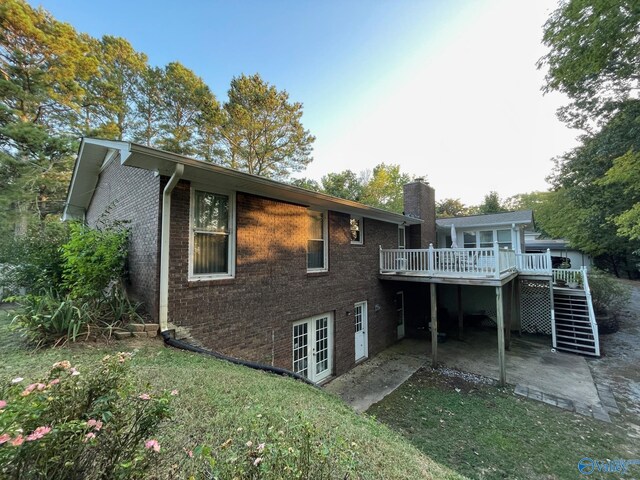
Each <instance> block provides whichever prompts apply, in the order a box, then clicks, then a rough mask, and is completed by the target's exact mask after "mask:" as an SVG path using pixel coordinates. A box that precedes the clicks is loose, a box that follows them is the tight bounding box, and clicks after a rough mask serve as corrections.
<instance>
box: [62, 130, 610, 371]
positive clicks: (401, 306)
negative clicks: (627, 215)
mask: <svg viewBox="0 0 640 480" xmlns="http://www.w3.org/2000/svg"><path fill="white" fill-rule="evenodd" d="M404 210H405V211H404V214H402V215H399V214H396V213H392V212H387V211H384V210H380V209H376V208H372V207H369V206H366V205H362V204H360V203H357V202H353V201H349V200H344V199H341V198H336V197H331V196H329V195H325V194H322V193H317V192H312V191H309V190H305V189H302V188H298V187H294V186H292V185H288V184H284V183H280V182H276V181H273V180H270V179H267V178H263V177H258V176H255V175H250V174H247V173H243V172H238V171H235V170H231V169H228V168H223V167H220V166H217V165H213V164H210V163H206V162H202V161H198V160H194V159H192V158H188V157H184V156H181V155H177V154H173V153H169V152H164V151H161V150H157V149H154V148H150V147H146V146H142V145H137V144H135V143H129V142H118V141H106V140H97V139H88V138H87V139H84V140H83V141H82V143H81V146H80V150H79V154H78V158H77V161H76V164H75V168H74V172H73V176H72V180H71V185H70V187H69V193H68V197H67V203H66V206H65V211H64V218H65V219H78V220H82V221H85V222H86V223H87V224H88V225H91V226H93V225H96V224H98V223H99V222H100V220H101V219H102V218H104V217H107V218H110V219H112V220H127V221H129V222H130V226H131V239H130V249H129V272H130V273H129V276H130V278H129V280H130V281H129V285H128V290H129V292H130V294H131V295H132V296H133V297H134V298H136V299H138V300H140V301H142V302H143V303H144V305H145V307H146V310H147V312H148V314H149V315H150V316H151V317H152V318H153V319H154V320H155V321H157V322H158V323H159V324H160V328H161V330H162V331H163V332H178V333H180V332H187V334H188V335H189V337H190V338H191V339H193V340H195V341H197V342H198V343H200V344H202V345H203V346H204V347H207V348H209V349H212V350H215V351H218V352H220V353H223V354H226V355H229V356H234V357H238V358H241V359H244V360H250V361H254V362H259V363H262V364H268V365H273V366H277V367H281V368H285V369H289V370H293V371H294V372H296V373H299V374H301V375H303V376H305V377H307V378H309V379H310V380H312V381H315V382H323V381H326V380H328V379H330V378H332V377H334V376H337V375H341V374H342V373H344V372H346V371H348V370H349V369H350V368H352V367H353V366H354V365H355V364H357V363H358V362H361V361H363V360H365V359H366V358H368V357H370V356H373V355H375V354H376V353H378V352H380V351H381V350H383V349H385V348H386V347H388V346H390V345H391V344H392V343H394V342H396V341H397V340H398V339H401V338H403V337H405V336H416V335H419V336H422V337H425V336H427V337H430V338H431V355H432V360H433V363H434V364H435V363H436V361H437V350H438V345H437V343H438V342H437V338H438V335H437V333H438V331H439V328H441V327H445V328H448V329H449V332H451V331H452V329H453V331H454V334H455V333H456V332H455V330H456V329H457V336H458V337H459V338H462V334H463V325H464V323H465V318H467V319H469V318H471V317H479V316H481V317H484V318H486V319H488V320H490V321H492V322H493V325H494V328H495V330H496V333H497V340H498V341H497V344H498V362H499V365H500V380H501V382H503V383H504V382H506V366H505V349H508V348H509V343H510V333H511V331H512V330H516V331H520V332H522V331H524V332H533V333H545V334H548V335H550V336H551V343H552V346H553V348H558V349H564V350H565V351H570V352H574V353H580V354H585V355H595V356H599V354H600V350H599V339H598V331H597V324H596V319H595V315H594V311H593V306H592V303H591V296H590V295H591V294H590V290H589V284H588V278H587V271H586V269H580V270H566V269H564V270H557V269H553V268H552V259H551V253H550V251H549V250H547V251H546V252H537V253H527V252H526V251H525V249H524V231H525V229H526V228H533V227H534V225H533V214H532V212H531V211H520V212H507V213H500V214H492V215H479V216H471V217H457V218H450V219H438V220H437V221H436V218H435V193H434V190H433V188H431V187H430V186H429V185H428V184H426V183H424V182H423V181H421V180H417V181H414V182H412V183H410V184H408V185H405V186H404Z"/></svg>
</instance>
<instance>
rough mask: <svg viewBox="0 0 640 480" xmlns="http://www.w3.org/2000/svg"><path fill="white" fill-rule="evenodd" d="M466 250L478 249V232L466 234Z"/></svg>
mask: <svg viewBox="0 0 640 480" xmlns="http://www.w3.org/2000/svg"><path fill="white" fill-rule="evenodd" d="M464 248H476V232H464Z"/></svg>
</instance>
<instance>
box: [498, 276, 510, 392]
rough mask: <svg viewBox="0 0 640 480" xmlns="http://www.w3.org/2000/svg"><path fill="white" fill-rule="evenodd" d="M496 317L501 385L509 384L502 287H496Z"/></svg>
mask: <svg viewBox="0 0 640 480" xmlns="http://www.w3.org/2000/svg"><path fill="white" fill-rule="evenodd" d="M496 314H497V315H496V316H497V319H498V322H497V323H498V366H499V367H500V380H499V385H500V386H501V387H503V386H504V385H505V384H506V383H507V366H506V364H505V353H504V308H503V304H502V287H496Z"/></svg>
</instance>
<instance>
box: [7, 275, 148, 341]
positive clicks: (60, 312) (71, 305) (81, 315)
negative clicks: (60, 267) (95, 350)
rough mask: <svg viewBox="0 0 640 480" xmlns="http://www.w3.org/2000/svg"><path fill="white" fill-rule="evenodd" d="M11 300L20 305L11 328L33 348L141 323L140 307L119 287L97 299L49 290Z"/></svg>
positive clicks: (105, 332)
mask: <svg viewBox="0 0 640 480" xmlns="http://www.w3.org/2000/svg"><path fill="white" fill-rule="evenodd" d="M11 300H16V301H17V303H18V304H19V306H20V312H19V313H18V314H16V315H15V316H14V317H13V320H12V324H13V328H14V329H16V330H18V331H20V332H21V333H22V334H23V336H24V337H25V338H26V339H27V341H28V342H29V343H31V344H34V345H35V347H36V348H38V347H41V346H49V345H53V346H58V345H64V344H65V343H67V342H68V341H71V342H75V341H76V340H77V339H78V338H80V337H82V336H83V335H86V336H89V335H90V334H94V335H99V334H104V335H105V336H106V337H107V338H108V337H110V336H111V333H112V331H113V329H114V328H116V327H121V326H123V325H124V324H127V323H130V322H138V321H141V318H140V316H139V315H138V313H137V310H138V308H139V304H132V303H131V302H130V301H129V299H128V298H127V296H126V295H125V294H124V292H123V291H122V289H121V288H120V287H119V286H118V285H116V286H114V287H113V288H111V290H110V291H109V292H108V293H106V294H104V295H103V296H102V297H100V298H97V299H88V300H85V299H81V298H72V297H71V296H70V295H69V294H66V295H61V294H58V293H56V291H55V290H51V289H50V290H43V291H42V293H41V294H40V295H26V296H24V297H16V298H12V299H11Z"/></svg>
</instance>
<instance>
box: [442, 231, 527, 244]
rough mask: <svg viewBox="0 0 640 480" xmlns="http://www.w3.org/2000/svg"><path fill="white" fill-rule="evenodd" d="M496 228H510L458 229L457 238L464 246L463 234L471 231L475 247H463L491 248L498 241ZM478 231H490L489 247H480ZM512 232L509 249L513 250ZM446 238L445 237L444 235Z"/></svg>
mask: <svg viewBox="0 0 640 480" xmlns="http://www.w3.org/2000/svg"><path fill="white" fill-rule="evenodd" d="M498 230H504V231H506V230H512V229H510V228H496V227H494V228H482V229H474V230H460V231H459V232H458V238H461V239H462V245H463V246H464V244H465V242H464V234H465V233H473V234H475V236H476V245H475V247H464V248H491V247H493V246H494V245H495V244H496V242H497V241H498ZM480 232H492V241H491V247H481V246H480V243H482V242H481V241H480ZM513 237H514V234H513V231H512V233H511V249H512V250H515V243H514V241H513V240H514V238H513ZM445 238H446V237H445Z"/></svg>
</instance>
